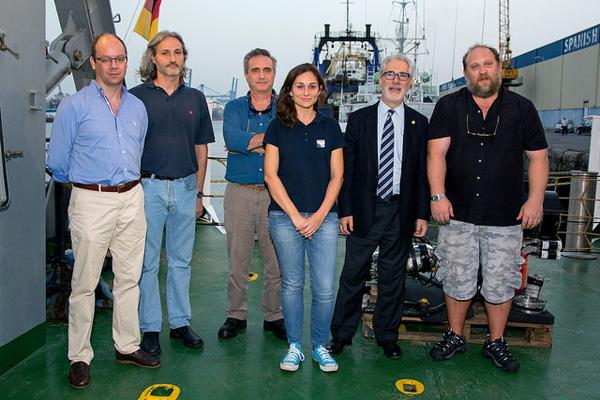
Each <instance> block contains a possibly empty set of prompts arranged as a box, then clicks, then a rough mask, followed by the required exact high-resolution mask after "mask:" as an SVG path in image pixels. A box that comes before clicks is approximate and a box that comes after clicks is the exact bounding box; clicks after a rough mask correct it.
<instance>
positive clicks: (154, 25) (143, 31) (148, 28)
mask: <svg viewBox="0 0 600 400" xmlns="http://www.w3.org/2000/svg"><path fill="white" fill-rule="evenodd" d="M160 2H161V0H146V4H145V5H144V8H142V12H140V16H139V18H138V20H137V22H136V24H135V28H134V29H133V31H134V32H136V33H138V34H139V35H140V36H141V37H143V38H145V39H146V40H148V41H150V39H152V38H153V37H154V36H155V35H156V34H157V33H158V11H159V10H160Z"/></svg>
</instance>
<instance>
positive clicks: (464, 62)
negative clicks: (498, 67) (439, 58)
mask: <svg viewBox="0 0 600 400" xmlns="http://www.w3.org/2000/svg"><path fill="white" fill-rule="evenodd" d="M475 49H488V50H489V51H491V52H492V54H493V55H494V58H495V59H496V62H500V53H498V50H496V48H495V47H492V46H488V45H487V44H481V43H475V44H474V45H473V46H471V47H469V50H467V52H466V53H465V55H464V56H463V58H462V65H463V70H465V69H467V57H468V56H469V54H471V52H472V51H473V50H475Z"/></svg>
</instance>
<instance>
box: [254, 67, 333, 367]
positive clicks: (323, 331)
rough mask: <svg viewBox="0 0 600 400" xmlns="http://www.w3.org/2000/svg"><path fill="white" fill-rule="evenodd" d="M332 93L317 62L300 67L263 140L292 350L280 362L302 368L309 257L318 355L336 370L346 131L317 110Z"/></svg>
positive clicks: (271, 219) (314, 341) (313, 330)
mask: <svg viewBox="0 0 600 400" xmlns="http://www.w3.org/2000/svg"><path fill="white" fill-rule="evenodd" d="M326 96H327V92H326V88H325V82H324V81H323V79H322V78H321V75H320V74H319V71H318V70H317V69H316V68H315V67H314V66H312V65H311V64H301V65H298V66H297V67H294V68H293V69H292V70H291V71H290V72H289V73H288V75H287V77H286V79H285V82H284V83H283V87H282V88H281V91H280V93H279V100H278V102H277V116H276V119H274V120H273V121H272V122H271V124H270V125H269V128H268V129H267V132H266V134H265V138H264V141H265V143H266V153H265V182H266V183H267V185H268V187H269V191H270V193H271V198H272V200H271V205H270V207H269V229H270V231H271V237H272V238H273V243H274V244H275V250H276V252H277V258H278V260H279V267H280V270H281V305H282V308H283V317H284V319H285V325H286V328H287V336H288V343H289V350H288V351H287V353H286V355H285V356H284V357H283V359H282V360H281V362H280V364H279V367H280V368H281V369H283V370H286V371H295V370H297V369H298V366H299V365H300V362H301V361H303V360H304V354H303V353H302V321H303V319H304V298H303V294H304V275H305V273H304V260H305V254H308V261H309V265H310V287H311V291H312V302H311V313H310V314H311V317H310V320H311V329H310V332H311V344H312V357H313V359H314V360H315V361H316V362H317V363H318V364H319V367H320V368H321V370H322V371H325V372H330V371H337V369H338V365H337V362H336V361H335V360H334V359H333V357H331V355H330V354H329V352H328V351H327V349H326V348H325V345H326V343H327V339H328V336H329V326H330V324H331V317H332V314H333V303H334V275H335V267H336V263H335V259H336V254H337V239H338V216H337V206H336V199H337V196H338V193H339V191H340V188H341V186H342V177H343V174H344V161H343V155H342V147H344V143H345V142H344V137H343V135H342V132H341V131H340V128H339V125H338V123H337V122H336V121H335V120H334V119H332V118H330V117H327V116H325V115H323V114H321V113H319V112H318V111H317V109H318V107H319V105H320V104H323V102H324V101H325V98H326Z"/></svg>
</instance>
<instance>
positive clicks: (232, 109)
mask: <svg viewBox="0 0 600 400" xmlns="http://www.w3.org/2000/svg"><path fill="white" fill-rule="evenodd" d="M275 103H276V97H275V93H273V99H272V100H271V104H270V106H269V107H268V108H267V110H264V111H262V112H260V111H256V110H254V108H253V107H252V104H251V103H250V96H249V95H247V96H242V97H238V98H237V99H235V100H233V101H230V102H229V103H227V105H225V111H224V114H223V138H224V139H225V146H226V147H227V149H228V150H230V152H229V153H227V171H226V172H225V179H227V180H228V181H229V182H234V183H241V184H264V183H265V181H264V165H265V157H264V155H263V154H258V153H254V152H252V151H248V143H249V142H250V139H252V136H254V135H255V134H256V133H260V132H263V133H264V132H265V131H266V130H267V127H268V126H269V123H270V122H271V120H272V119H273V118H275Z"/></svg>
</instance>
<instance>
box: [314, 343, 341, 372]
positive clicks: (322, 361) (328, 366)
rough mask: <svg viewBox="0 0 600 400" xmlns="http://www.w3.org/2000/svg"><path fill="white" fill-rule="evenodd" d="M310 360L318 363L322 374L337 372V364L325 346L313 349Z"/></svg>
mask: <svg viewBox="0 0 600 400" xmlns="http://www.w3.org/2000/svg"><path fill="white" fill-rule="evenodd" d="M312 358H313V360H315V361H316V362H318V363H319V368H321V371H324V372H335V371H337V370H338V363H337V361H335V359H334V358H333V357H331V354H329V351H327V349H326V348H325V346H322V345H318V346H317V347H314V348H313V351H312Z"/></svg>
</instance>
